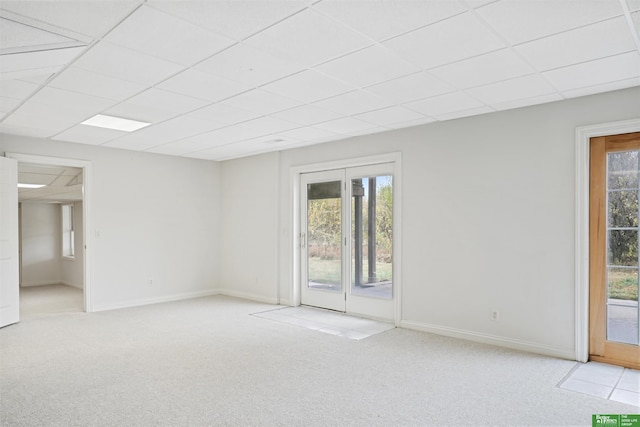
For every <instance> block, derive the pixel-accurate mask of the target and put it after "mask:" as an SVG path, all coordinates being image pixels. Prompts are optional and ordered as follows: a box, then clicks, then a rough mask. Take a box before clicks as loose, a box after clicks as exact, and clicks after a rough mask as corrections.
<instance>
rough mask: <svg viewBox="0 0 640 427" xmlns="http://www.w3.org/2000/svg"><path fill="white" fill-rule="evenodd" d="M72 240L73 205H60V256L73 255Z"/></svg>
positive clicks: (69, 256)
mask: <svg viewBox="0 0 640 427" xmlns="http://www.w3.org/2000/svg"><path fill="white" fill-rule="evenodd" d="M73 241H74V233H73V205H62V256H64V257H66V258H73V257H74V256H75V248H74V244H73Z"/></svg>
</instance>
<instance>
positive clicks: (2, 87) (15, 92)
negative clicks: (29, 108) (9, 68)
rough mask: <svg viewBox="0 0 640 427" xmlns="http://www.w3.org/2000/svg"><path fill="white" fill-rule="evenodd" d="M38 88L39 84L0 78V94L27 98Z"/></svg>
mask: <svg viewBox="0 0 640 427" xmlns="http://www.w3.org/2000/svg"><path fill="white" fill-rule="evenodd" d="M37 88H38V85H37V84H35V83H30V82H25V81H22V80H15V79H13V80H0V96H3V97H7V98H15V99H23V98H26V97H27V96H29V95H30V94H32V93H33V91H35V90H36V89H37Z"/></svg>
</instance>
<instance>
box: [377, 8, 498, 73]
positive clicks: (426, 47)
mask: <svg viewBox="0 0 640 427" xmlns="http://www.w3.org/2000/svg"><path fill="white" fill-rule="evenodd" d="M470 35H472V36H470ZM383 44H384V45H385V46H386V47H388V48H390V49H392V50H394V51H396V52H398V53H399V54H400V55H402V56H403V57H404V58H405V59H407V60H409V61H412V62H415V63H416V64H418V65H420V66H422V67H424V68H433V67H437V66H439V65H444V64H447V63H449V62H454V61H460V60H462V59H466V58H470V57H472V56H476V55H481V54H483V53H487V52H490V51H492V50H498V49H501V48H503V47H505V44H504V43H503V42H502V41H501V40H500V39H499V38H498V37H497V36H496V35H495V34H494V33H493V32H491V31H490V30H489V29H488V28H487V27H486V26H485V25H484V24H483V23H482V22H480V20H479V19H478V18H476V17H475V16H474V15H473V14H471V13H465V14H462V15H458V16H455V17H453V18H449V19H446V20H444V21H440V22H437V23H435V24H433V25H429V26H428V27H424V28H421V29H419V30H415V31H412V32H410V33H407V34H405V35H402V36H399V37H396V38H393V39H390V40H388V41H386V42H384V43H383Z"/></svg>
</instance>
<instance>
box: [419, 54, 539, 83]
mask: <svg viewBox="0 0 640 427" xmlns="http://www.w3.org/2000/svg"><path fill="white" fill-rule="evenodd" d="M534 72H535V70H534V69H533V68H531V67H530V66H529V65H527V63H526V62H525V61H523V60H522V59H521V58H520V57H518V55H516V54H515V53H513V52H512V51H511V50H510V49H502V50H498V51H496V52H491V53H487V54H484V55H481V56H477V57H475V58H471V59H467V60H464V61H461V62H456V63H455V64H448V65H444V66H442V67H439V68H435V69H433V70H431V71H430V73H431V74H433V75H434V76H436V77H438V78H440V79H442V80H443V81H445V82H447V83H449V84H451V85H452V86H453V87H455V88H457V89H466V88H469V87H474V86H480V85H484V84H488V83H494V82H497V81H499V80H506V79H510V78H514V77H520V76H524V75H526V74H532V73H534Z"/></svg>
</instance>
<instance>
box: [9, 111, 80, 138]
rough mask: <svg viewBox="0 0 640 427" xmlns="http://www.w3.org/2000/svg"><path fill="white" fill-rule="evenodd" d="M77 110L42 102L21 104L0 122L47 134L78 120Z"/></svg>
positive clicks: (60, 130) (63, 128)
mask: <svg viewBox="0 0 640 427" xmlns="http://www.w3.org/2000/svg"><path fill="white" fill-rule="evenodd" d="M81 120H82V119H79V118H78V113H77V112H69V111H68V110H67V109H64V108H56V107H55V106H50V105H42V104H28V105H23V106H21V107H20V108H18V110H16V111H15V112H14V113H13V114H11V115H9V116H8V117H6V118H5V119H4V120H3V122H2V123H4V124H6V125H9V126H16V127H24V128H28V127H33V128H34V129H40V130H43V131H45V132H46V133H47V135H46V136H47V137H48V136H52V135H55V134H57V133H58V132H62V131H64V130H66V129H68V128H70V127H72V126H73V125H75V124H77V123H78V122H80V121H81Z"/></svg>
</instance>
